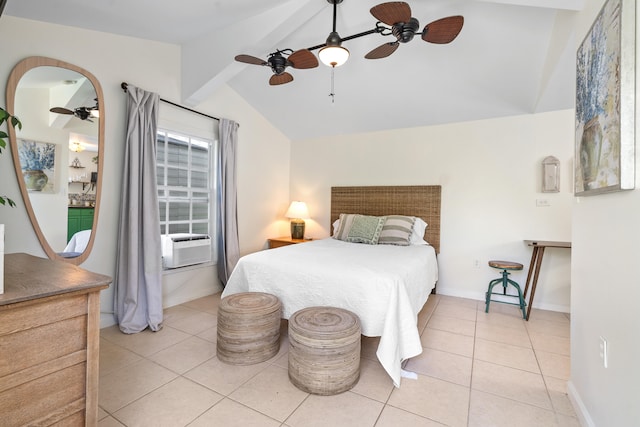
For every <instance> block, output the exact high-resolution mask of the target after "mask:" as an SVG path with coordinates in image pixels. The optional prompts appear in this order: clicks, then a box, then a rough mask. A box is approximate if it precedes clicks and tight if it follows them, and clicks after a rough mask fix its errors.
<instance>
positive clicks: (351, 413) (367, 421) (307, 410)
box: [285, 391, 384, 427]
mask: <svg viewBox="0 0 640 427" xmlns="http://www.w3.org/2000/svg"><path fill="white" fill-rule="evenodd" d="M383 407H384V405H383V404H382V403H380V402H377V401H375V400H373V399H368V398H366V397H363V396H360V395H359V394H355V393H351V392H349V391H347V392H345V393H341V394H337V395H334V396H316V395H313V394H311V395H309V397H307V399H306V400H305V401H304V402H303V403H302V404H301V405H300V407H299V408H298V409H296V410H295V412H294V413H293V414H292V415H291V416H290V417H289V418H287V420H286V421H285V424H286V425H287V426H291V427H327V426H331V427H373V426H374V425H375V423H376V420H377V419H378V416H379V415H380V413H381V412H382V408H383Z"/></svg>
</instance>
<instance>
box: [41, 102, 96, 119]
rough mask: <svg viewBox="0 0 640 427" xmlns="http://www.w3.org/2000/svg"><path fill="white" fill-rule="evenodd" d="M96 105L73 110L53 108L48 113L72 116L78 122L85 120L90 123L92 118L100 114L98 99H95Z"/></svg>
mask: <svg viewBox="0 0 640 427" xmlns="http://www.w3.org/2000/svg"><path fill="white" fill-rule="evenodd" d="M95 101H96V105H95V106H93V107H78V108H75V109H73V110H70V109H68V108H64V107H53V108H51V109H50V110H49V111H51V112H52V113H57V114H72V115H74V116H75V117H77V118H79V119H80V120H86V121H88V122H92V123H93V120H91V118H92V117H99V115H100V112H99V110H98V98H95Z"/></svg>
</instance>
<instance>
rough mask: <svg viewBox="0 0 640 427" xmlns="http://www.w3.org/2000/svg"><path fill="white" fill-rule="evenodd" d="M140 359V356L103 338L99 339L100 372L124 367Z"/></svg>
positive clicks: (105, 372)
mask: <svg viewBox="0 0 640 427" xmlns="http://www.w3.org/2000/svg"><path fill="white" fill-rule="evenodd" d="M141 359H142V356H140V355H138V354H136V353H134V352H132V351H131V350H127V349H126V348H123V347H120V346H119V345H117V344H113V343H112V342H110V341H107V340H105V339H101V340H100V359H99V363H100V374H101V375H102V374H108V373H110V372H113V371H114V370H115V369H120V368H124V367H125V366H127V365H130V364H131V363H135V362H137V361H139V360H141Z"/></svg>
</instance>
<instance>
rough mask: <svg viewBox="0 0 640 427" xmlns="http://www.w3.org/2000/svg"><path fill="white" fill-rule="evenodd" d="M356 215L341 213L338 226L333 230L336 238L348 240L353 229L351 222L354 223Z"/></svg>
mask: <svg viewBox="0 0 640 427" xmlns="http://www.w3.org/2000/svg"><path fill="white" fill-rule="evenodd" d="M355 216H356V215H355V214H343V213H341V214H340V219H339V221H340V222H339V223H338V228H337V229H335V230H334V232H333V238H334V239H338V240H347V237H348V236H349V230H350V229H351V224H353V218H355Z"/></svg>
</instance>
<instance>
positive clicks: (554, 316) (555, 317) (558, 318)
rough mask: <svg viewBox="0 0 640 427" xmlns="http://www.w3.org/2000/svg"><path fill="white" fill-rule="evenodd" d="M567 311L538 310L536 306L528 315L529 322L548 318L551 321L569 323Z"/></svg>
mask: <svg viewBox="0 0 640 427" xmlns="http://www.w3.org/2000/svg"><path fill="white" fill-rule="evenodd" d="M567 314H568V313H563V312H560V311H549V310H540V309H538V308H532V309H531V313H530V315H529V322H532V321H533V322H535V321H538V320H549V321H551V322H559V323H566V324H568V323H569V317H568V316H567Z"/></svg>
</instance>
